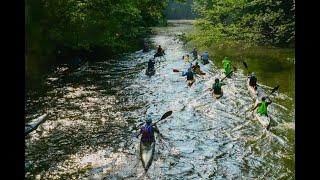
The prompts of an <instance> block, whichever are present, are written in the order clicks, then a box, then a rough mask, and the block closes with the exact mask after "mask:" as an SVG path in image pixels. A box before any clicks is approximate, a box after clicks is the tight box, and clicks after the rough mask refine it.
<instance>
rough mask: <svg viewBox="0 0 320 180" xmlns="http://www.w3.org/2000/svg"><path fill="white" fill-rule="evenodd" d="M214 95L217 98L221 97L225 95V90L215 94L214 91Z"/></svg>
mask: <svg viewBox="0 0 320 180" xmlns="http://www.w3.org/2000/svg"><path fill="white" fill-rule="evenodd" d="M212 96H213V97H215V98H216V99H219V98H221V97H222V96H223V91H222V90H221V94H215V93H214V92H212Z"/></svg>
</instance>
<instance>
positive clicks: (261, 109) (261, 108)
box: [252, 97, 272, 116]
mask: <svg viewBox="0 0 320 180" xmlns="http://www.w3.org/2000/svg"><path fill="white" fill-rule="evenodd" d="M267 98H268V100H269V102H266V97H263V98H262V99H261V100H262V101H261V102H260V103H258V104H257V105H256V106H255V107H254V108H253V109H252V111H253V110H255V109H256V108H257V107H259V108H258V110H257V113H259V114H260V115H264V116H268V109H267V107H268V106H269V105H270V104H271V103H272V101H271V100H270V99H269V97H267Z"/></svg>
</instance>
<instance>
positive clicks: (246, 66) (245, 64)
mask: <svg viewBox="0 0 320 180" xmlns="http://www.w3.org/2000/svg"><path fill="white" fill-rule="evenodd" d="M242 63H243V65H244V67H245V68H246V69H248V65H247V63H246V62H244V61H243V62H242Z"/></svg>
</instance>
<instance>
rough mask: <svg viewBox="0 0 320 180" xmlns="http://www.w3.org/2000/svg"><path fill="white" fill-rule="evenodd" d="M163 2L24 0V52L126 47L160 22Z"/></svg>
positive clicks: (129, 0)
mask: <svg viewBox="0 0 320 180" xmlns="http://www.w3.org/2000/svg"><path fill="white" fill-rule="evenodd" d="M165 5H166V1H156V0H118V1H113V0H54V1H51V0H27V1H26V43H27V44H26V45H27V46H26V47H27V54H28V53H32V52H33V53H37V54H42V55H47V56H50V55H53V52H55V51H56V46H58V45H64V46H70V47H73V48H76V49H77V48H84V49H90V48H91V47H94V46H101V47H108V48H111V49H119V48H120V49H121V48H126V47H127V45H126V42H127V41H128V40H131V39H132V38H137V37H141V36H142V35H144V34H145V33H146V32H147V27H148V26H150V25H156V24H158V23H159V21H160V20H162V19H163V12H162V10H163V9H164V8H165Z"/></svg>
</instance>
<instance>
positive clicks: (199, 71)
mask: <svg viewBox="0 0 320 180" xmlns="http://www.w3.org/2000/svg"><path fill="white" fill-rule="evenodd" d="M192 69H193V72H195V73H197V74H202V73H201V70H200V66H199V63H198V62H196V64H195V65H194V66H192Z"/></svg>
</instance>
